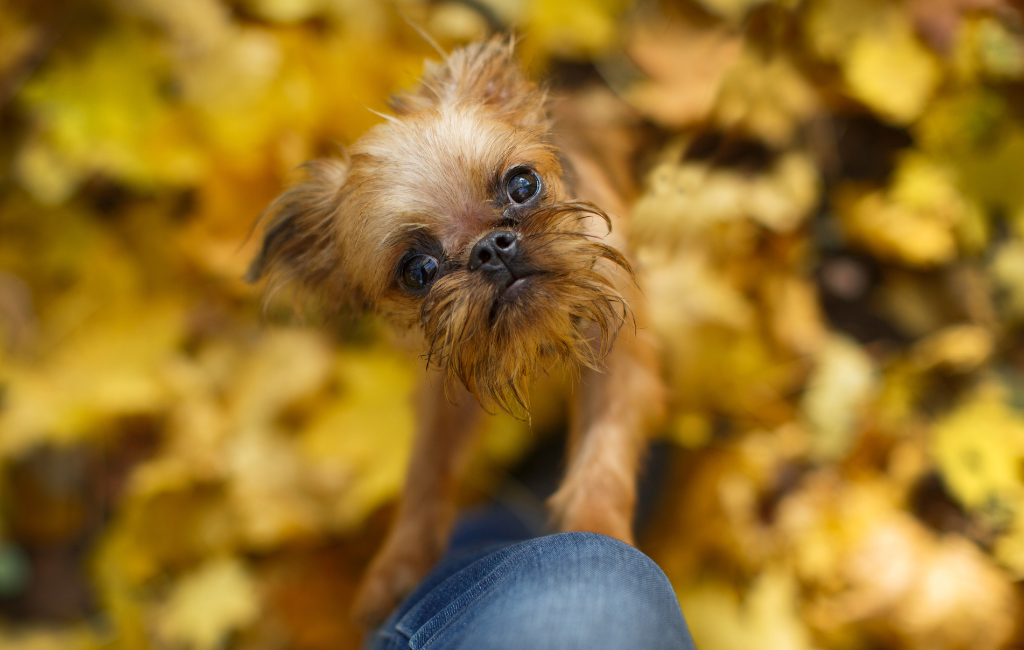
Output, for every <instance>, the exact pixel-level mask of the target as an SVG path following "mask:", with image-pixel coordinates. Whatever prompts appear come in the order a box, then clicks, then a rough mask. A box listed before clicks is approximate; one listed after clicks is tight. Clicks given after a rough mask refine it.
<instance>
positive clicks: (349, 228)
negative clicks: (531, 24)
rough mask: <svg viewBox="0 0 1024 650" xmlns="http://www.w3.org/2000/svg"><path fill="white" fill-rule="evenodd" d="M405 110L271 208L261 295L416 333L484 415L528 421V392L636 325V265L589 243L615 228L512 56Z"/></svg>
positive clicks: (467, 66) (257, 266)
mask: <svg viewBox="0 0 1024 650" xmlns="http://www.w3.org/2000/svg"><path fill="white" fill-rule="evenodd" d="M392 106H393V108H394V110H395V113H396V115H395V117H389V118H388V119H387V120H386V121H385V122H384V123H382V124H379V125H378V126H376V127H374V128H373V129H371V130H370V131H369V132H367V133H366V134H365V135H363V136H362V137H361V138H359V139H358V140H357V141H356V142H355V143H354V144H353V145H352V147H351V148H350V149H349V151H348V152H347V155H346V157H345V158H344V159H330V160H315V161H312V162H310V163H308V164H307V171H308V177H307V180H306V181H305V182H303V183H301V184H299V185H297V186H295V187H293V188H292V189H290V190H288V191H287V192H285V193H284V194H283V195H282V196H281V197H279V198H278V199H277V200H276V201H275V202H274V203H273V204H272V205H271V206H270V207H269V208H268V211H267V213H268V215H269V221H268V222H267V225H266V228H265V231H264V241H263V248H262V251H261V252H260V254H259V255H258V256H257V258H256V259H255V260H254V261H253V263H252V267H251V268H250V271H249V279H250V280H256V279H259V278H260V277H262V276H264V275H270V276H271V278H272V281H274V282H282V281H283V282H294V283H297V284H300V285H304V286H306V287H309V288H313V289H316V290H317V291H318V292H320V293H321V294H322V295H323V297H324V298H325V299H326V300H327V301H329V302H334V303H340V302H348V303H351V304H354V305H357V306H359V307H362V308H369V309H377V310H380V311H382V312H384V313H386V314H387V315H389V316H390V317H391V318H392V319H393V320H395V321H396V322H398V323H399V324H401V325H403V326H408V327H419V328H421V329H422V331H423V334H424V338H425V346H426V354H427V357H428V359H429V362H430V363H431V364H434V365H436V366H437V367H439V368H440V369H442V370H443V371H445V373H446V376H447V377H448V379H449V380H450V381H454V380H456V379H457V380H459V381H461V382H462V383H463V384H464V385H465V386H466V387H467V388H468V389H469V390H470V391H471V392H472V393H474V394H475V395H476V396H477V398H478V399H479V400H480V401H481V403H483V404H484V405H488V404H497V405H499V406H501V407H503V408H505V409H517V408H518V407H525V406H526V400H527V397H526V395H527V393H526V382H527V381H528V379H529V378H530V376H532V375H533V374H534V373H535V372H536V371H537V370H539V369H541V368H543V367H545V366H546V365H547V364H548V363H549V362H551V361H558V360H560V361H563V362H566V363H568V364H569V365H570V366H576V367H578V366H579V365H587V366H593V365H594V364H595V363H597V362H598V356H599V355H600V354H602V353H603V352H604V351H606V350H607V348H608V346H609V345H610V344H611V341H612V339H613V338H614V336H615V333H616V331H617V330H618V327H619V326H620V325H621V323H622V321H623V319H624V318H625V317H626V315H627V309H628V308H627V307H626V305H625V303H624V302H623V301H622V299H621V297H620V296H619V294H618V293H617V292H616V291H615V290H614V289H613V288H612V286H611V284H610V283H609V281H608V279H607V277H606V275H607V271H608V269H609V268H611V267H614V266H619V267H621V268H622V269H625V270H626V271H628V268H629V267H628V264H627V262H626V261H625V259H624V258H623V257H622V256H621V255H620V254H619V253H618V252H617V251H616V250H614V249H612V248H610V247H609V246H607V245H605V244H603V243H602V242H601V241H600V240H599V238H595V237H593V236H591V235H588V234H587V230H586V229H587V225H588V222H589V221H591V220H595V219H596V220H604V221H605V222H608V218H607V216H606V215H605V214H604V213H603V212H602V211H601V210H600V209H599V208H598V207H597V206H595V205H592V204H589V203H583V202H579V201H574V200H573V199H572V197H571V193H570V189H569V187H568V184H567V181H566V170H565V169H564V168H563V161H562V156H561V154H560V152H559V151H558V150H557V149H556V148H555V146H554V145H553V144H552V142H551V137H550V132H549V124H548V120H547V111H546V98H545V94H544V93H543V92H542V91H541V90H539V89H538V88H537V87H536V86H535V85H534V84H532V83H530V82H529V81H528V80H526V79H525V78H524V76H523V74H522V72H521V71H520V68H519V66H518V64H517V63H516V62H515V60H514V58H513V54H512V48H511V45H510V43H509V42H508V41H502V40H497V39H495V40H491V41H488V42H485V43H480V44H476V45H472V46H469V47H467V48H464V49H461V50H457V51H455V52H453V53H452V54H450V55H449V56H448V57H447V58H446V59H445V60H444V61H443V62H442V63H439V64H428V67H427V70H426V72H425V74H424V76H423V79H422V81H421V83H420V84H419V86H418V87H417V88H415V89H414V90H413V91H411V92H409V93H406V94H403V95H399V96H397V97H396V98H394V100H393V103H392ZM602 267H604V269H605V272H604V273H602V272H601V269H602Z"/></svg>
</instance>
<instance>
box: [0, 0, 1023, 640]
mask: <svg viewBox="0 0 1024 650" xmlns="http://www.w3.org/2000/svg"><path fill="white" fill-rule="evenodd" d="M1022 9H1024V7H1022V5H1021V3H1017V2H1013V1H1011V0H905V1H898V0H856V1H854V0H775V1H772V0H673V1H670V0H664V1H663V2H655V1H653V0H649V1H639V0H638V2H636V3H634V4H631V3H630V2H628V0H582V1H579V2H564V1H563V0H462V1H454V0H438V1H428V0H394V1H393V2H391V1H388V2H369V1H364V0H178V1H177V2H164V1H161V0H48V1H39V0H36V1H29V0H0V125H2V127H0V129H2V130H0V647H2V648H4V649H11V650H49V649H57V648H60V649H65V648H68V649H101V648H103V649H107V648H109V649H110V650H115V649H117V650H136V649H142V648H167V649H176V648H181V649H188V650H217V649H219V648H239V649H246V650H272V649H277V648H296V649H309V650H314V649H320V648H325V649H326V648H354V647H357V644H358V638H359V631H358V630H357V629H356V628H355V627H353V626H352V624H351V623H350V622H349V620H348V607H349V604H350V601H351V596H352V591H353V589H354V585H355V583H356V581H357V579H358V577H359V575H360V572H361V571H362V569H363V567H364V566H365V564H366V562H367V560H368V558H369V557H370V556H371V554H372V552H373V550H374V548H375V546H376V545H377V544H378V543H379V541H380V539H381V536H382V534H383V531H384V528H385V526H386V521H387V518H388V514H389V504H390V503H391V502H392V500H393V498H394V496H395V495H396V493H397V491H398V489H399V485H400V481H401V477H402V472H403V468H404V466H405V464H406V462H407V459H408V448H409V437H410V432H411V428H412V421H413V420H412V417H413V416H412V414H411V412H410V408H409V392H410V390H411V389H412V386H413V385H414V383H415V378H416V375H417V373H419V372H420V365H421V363H422V361H421V360H418V359H416V358H415V356H414V355H411V354H409V353H408V352H404V351H402V349H401V346H396V345H395V343H396V342H395V341H394V340H392V338H391V335H390V334H388V331H387V329H386V328H385V327H382V326H381V325H380V324H378V323H377V322H376V321H375V320H374V319H372V318H368V319H362V320H359V319H353V318H347V319H345V318H343V319H341V322H340V323H332V324H330V325H323V324H322V322H321V321H319V320H318V319H315V318H314V319H306V320H308V321H310V322H309V324H304V323H303V322H302V321H303V319H302V318H298V317H295V316H294V310H293V309H292V305H291V303H290V302H288V301H287V300H272V301H271V302H270V304H269V306H268V307H267V308H266V310H265V311H261V296H260V293H259V289H258V288H254V287H250V286H247V285H246V284H244V283H243V282H242V281H241V276H242V275H243V273H244V270H245V267H246V264H247V262H248V260H249V259H250V258H251V256H252V253H253V249H254V246H255V242H254V241H252V240H251V239H250V238H249V237H248V235H249V232H250V228H251V226H252V223H253V220H254V218H255V217H256V215H258V214H259V212H260V211H261V210H262V208H263V207H264V206H265V205H266V204H267V203H268V202H269V201H270V200H271V199H272V198H273V197H274V196H275V195H276V194H277V193H278V192H279V191H280V190H281V188H282V187H283V186H284V184H285V183H286V182H287V179H288V178H289V174H290V173H291V170H293V169H294V168H295V167H296V166H297V165H298V164H300V163H301V162H302V161H303V160H305V159H308V158H310V157H313V156H317V155H324V154H330V153H331V152H332V151H335V150H336V147H337V145H339V144H340V145H342V146H343V145H344V144H346V143H349V142H351V141H352V140H354V139H355V138H356V137H358V136H359V134H360V133H361V132H363V131H364V130H365V129H366V128H368V127H369V126H370V125H372V124H374V123H376V122H377V121H378V120H379V119H380V118H379V117H377V116H376V115H374V114H373V113H372V112H371V110H368V109H373V110H386V108H385V107H386V98H387V96H388V95H389V94H390V93H391V92H393V91H394V90H396V89H398V88H401V87H403V86H408V85H409V84H411V83H412V82H413V80H414V79H415V78H416V77H417V75H418V72H419V70H420V69H421V65H422V60H423V59H424V58H425V57H431V56H433V52H432V50H431V48H430V47H429V46H428V45H427V43H426V42H425V41H424V39H423V38H422V37H421V36H420V35H419V34H417V32H416V29H414V28H413V27H411V26H410V24H409V22H411V23H414V24H416V25H420V26H422V28H423V29H424V30H426V31H427V32H429V33H430V34H431V35H433V37H434V38H436V39H437V40H438V41H439V42H440V43H442V45H443V46H445V47H453V46H455V45H458V44H459V43H464V42H467V41H469V40H472V39H474V38H478V37H480V36H482V35H484V34H486V33H487V32H488V30H489V29H492V28H499V29H505V28H515V30H516V31H517V33H518V34H519V35H520V38H521V47H520V52H521V54H522V57H523V59H524V61H525V62H526V64H527V66H528V67H529V68H530V70H532V71H533V72H535V73H536V74H537V75H545V74H547V75H551V76H553V77H555V78H561V79H571V78H573V77H580V76H582V77H587V76H590V77H593V76H595V75H596V76H600V77H602V78H603V79H604V80H605V81H607V83H608V84H610V85H611V87H612V88H613V89H614V90H615V91H616V92H617V93H619V94H620V95H621V96H622V97H623V98H625V99H626V100H627V101H629V102H630V103H631V104H632V105H633V106H635V107H636V109H637V110H638V111H639V113H640V114H641V115H642V116H643V117H644V119H645V120H647V121H648V122H649V127H650V128H648V129H647V130H646V131H645V132H646V136H645V137H647V142H648V144H647V145H646V146H645V147H644V155H643V156H642V160H641V161H639V164H638V174H640V175H641V176H640V178H641V179H642V195H641V196H640V197H639V199H638V201H637V202H636V205H635V212H634V221H633V232H632V238H633V241H634V246H635V249H636V252H637V255H638V258H639V262H640V265H641V267H642V271H643V273H644V274H645V277H646V281H645V291H646V294H647V296H648V297H649V299H650V301H651V305H652V311H653V314H654V321H655V325H656V329H657V332H658V334H659V336H660V338H661V341H662V345H663V350H664V355H663V356H664V360H665V373H666V376H667V377H668V380H669V383H670V386H671V389H672V399H671V407H672V408H671V416H670V419H669V422H668V424H667V425H666V427H665V429H664V430H663V431H662V432H661V435H662V436H663V437H664V438H665V439H666V440H667V441H669V451H668V452H666V453H668V454H669V456H670V461H671V465H670V472H669V474H668V478H667V479H666V481H667V485H666V486H665V490H664V494H663V498H662V499H661V501H660V503H659V506H658V509H657V511H656V515H655V517H654V520H653V523H652V524H651V525H650V526H649V527H648V528H647V529H646V530H645V531H644V534H643V536H642V544H641V546H642V548H643V549H644V550H645V551H647V552H648V553H649V554H650V555H652V556H653V557H654V558H655V559H656V560H657V561H658V562H659V563H660V564H661V565H662V566H663V567H664V569H665V571H666V573H667V574H668V575H669V577H670V579H671V580H672V582H673V584H674V585H675V587H676V589H677V592H678V594H679V597H680V601H681V603H682V605H683V609H684V612H685V613H686V615H687V618H688V620H689V623H690V625H691V627H692V630H693V634H694V637H695V639H696V641H697V645H698V647H700V648H702V650H740V649H747V648H754V647H759V648H772V649H783V650H790V649H791V650H805V649H808V650H809V649H811V648H837V649H850V650H854V649H861V648H909V649H916V648H921V649H923V648H929V649H936V650H944V649H950V650H952V649H957V648H971V649H973V650H989V649H993V650H994V649H996V648H1006V647H1017V648H1020V647H1024V630H1022V629H1020V628H1021V626H1020V621H1021V620H1024V609H1022V604H1021V603H1022V596H1024V589H1022V580H1024V337H1022V332H1024V329H1022V328H1024V85H1022V83H1021V82H1022V80H1024V22H1022V14H1021V11H1022ZM407 20H408V21H409V22H406V21H407ZM544 382H546V386H547V387H548V388H550V387H554V389H557V390H548V388H545V390H543V391H537V396H536V397H535V402H534V415H533V428H532V430H531V429H530V428H529V427H527V425H526V424H524V423H522V422H517V421H515V420H512V419H510V418H507V417H497V418H494V419H492V420H491V421H489V422H488V425H487V432H486V435H485V436H484V437H483V439H482V442H481V444H480V445H479V449H478V450H477V453H476V457H475V459H474V461H473V463H472V469H471V476H470V480H469V487H468V488H467V501H472V500H474V499H477V500H478V499H480V498H483V497H484V495H486V494H487V493H488V491H489V490H491V489H492V488H493V486H494V485H496V484H497V482H499V481H500V480H501V479H502V477H503V476H504V472H506V470H507V468H508V467H510V466H512V465H513V464H514V463H515V462H516V461H517V460H518V459H520V458H521V457H522V456H523V455H524V454H525V453H526V452H527V451H528V450H529V448H530V447H531V446H533V445H534V444H535V443H536V441H537V439H539V438H543V437H544V436H545V435H547V434H546V433H545V432H550V431H557V430H558V428H559V426H560V424H561V423H562V422H563V419H564V414H563V412H562V410H561V407H560V406H559V403H558V401H557V400H556V399H552V398H550V397H547V396H548V395H550V394H556V393H558V391H559V390H562V389H564V385H563V384H564V382H562V381H560V380H559V378H557V377H553V378H548V379H545V380H544Z"/></svg>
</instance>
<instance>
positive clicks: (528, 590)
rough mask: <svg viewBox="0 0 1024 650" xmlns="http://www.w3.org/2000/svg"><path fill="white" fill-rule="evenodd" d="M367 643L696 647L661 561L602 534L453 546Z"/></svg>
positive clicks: (378, 648)
mask: <svg viewBox="0 0 1024 650" xmlns="http://www.w3.org/2000/svg"><path fill="white" fill-rule="evenodd" d="M366 648H367V650H421V649H422V650H426V649H428V648H429V649H436V650H441V649H444V650H454V649H461V650H520V649H522V650H556V649H557V650H613V649H615V650H619V649H621V650H682V649H689V650H693V641H692V640H691V639H690V634H689V631H688V630H687V628H686V622H685V621H684V620H683V614H682V612H681V611H680V609H679V602H678V601H677V600H676V596H675V593H674V592H673V591H672V587H671V585H670V584H669V582H668V579H667V578H666V577H665V574H664V573H662V571H661V569H659V568H658V566H657V565H656V564H655V563H654V561H653V560H651V559H650V558H648V557H647V556H646V555H644V554H643V553H641V552H640V551H638V550H636V549H635V548H633V547H631V546H629V545H627V544H623V543H622V542H620V541H618V540H615V539H612V538H611V537H605V536H604V535H597V534H595V533H562V534H559V535H547V536H544V537H536V538H533V539H527V540H525V541H520V542H507V541H506V542H489V543H478V544H475V545H473V546H469V547H463V548H458V547H453V548H452V550H450V551H449V553H448V555H447V556H446V557H445V558H444V559H443V560H442V561H441V562H440V564H439V565H438V566H437V567H436V568H435V569H434V571H433V572H431V573H430V575H428V576H427V577H426V578H425V579H424V581H423V582H422V583H421V584H420V586H419V587H418V588H417V589H416V591H414V592H413V593H412V594H411V595H410V596H409V598H408V599H407V600H406V601H405V602H404V603H403V604H402V605H401V606H400V607H399V608H398V609H397V610H396V611H395V612H394V613H393V614H392V615H391V616H390V617H389V618H388V620H387V621H385V623H384V624H383V625H382V626H381V627H380V628H379V629H378V630H377V631H376V632H375V633H373V634H372V635H371V636H370V637H369V638H368V639H367V643H366Z"/></svg>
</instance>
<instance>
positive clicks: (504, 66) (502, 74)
mask: <svg viewBox="0 0 1024 650" xmlns="http://www.w3.org/2000/svg"><path fill="white" fill-rule="evenodd" d="M459 103H474V104H478V105H484V106H489V107H491V108H493V109H494V110H495V111H496V112H498V113H500V114H501V115H502V117H503V118H504V119H508V120H510V121H513V122H516V123H518V124H522V125H526V126H543V125H544V124H546V121H547V93H546V92H545V91H544V90H543V89H541V88H538V87H537V85H536V84H535V83H533V82H532V81H530V80H529V79H527V78H526V76H525V75H524V74H523V71H522V68H521V66H520V65H519V61H517V60H516V57H515V40H514V39H513V38H512V37H502V36H495V37H493V38H491V39H490V40H487V41H483V42H480V43H474V44H472V45H468V46H466V47H464V48H460V49H458V50H456V51H454V52H452V53H451V54H449V55H448V56H446V57H445V58H444V60H443V61H441V62H437V61H427V62H426V63H425V64H424V69H423V77H422V80H421V81H420V84H419V85H418V86H416V87H415V88H413V89H412V90H410V91H408V92H405V93H398V94H396V95H394V96H393V97H392V98H391V102H390V104H391V108H392V109H393V110H394V111H395V113H397V114H399V115H408V114H409V113H413V112H416V111H419V110H424V109H433V108H438V107H440V106H443V105H456V104H459Z"/></svg>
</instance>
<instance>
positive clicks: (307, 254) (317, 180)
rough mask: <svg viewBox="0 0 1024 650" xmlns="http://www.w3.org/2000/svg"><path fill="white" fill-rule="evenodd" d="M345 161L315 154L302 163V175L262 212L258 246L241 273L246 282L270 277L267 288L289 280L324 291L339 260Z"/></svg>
mask: <svg viewBox="0 0 1024 650" xmlns="http://www.w3.org/2000/svg"><path fill="white" fill-rule="evenodd" d="M348 168H349V164H348V161H347V159H336V158H321V159H317V160H311V161H309V162H307V163H305V164H304V165H303V169H304V170H305V173H306V177H305V179H304V180H303V181H302V182H300V183H298V184H296V185H294V186H292V187H291V188H290V189H288V190H287V191H286V192H284V193H283V194H282V195H281V196H279V197H277V199H276V200H275V201H274V202H273V203H271V204H270V206H268V207H267V209H266V210H264V212H263V214H261V215H260V217H259V219H258V220H257V224H259V223H260V222H265V225H264V228H263V246H262V248H261V249H260V252H259V253H258V254H257V255H256V257H255V259H253V261H252V264H251V265H250V266H249V271H248V273H246V275H245V279H246V281H248V282H257V281H259V280H260V279H262V278H264V277H268V278H270V282H271V284H272V285H273V286H279V285H282V284H289V283H294V284H295V285H297V286H301V287H304V288H307V289H311V290H314V291H317V292H325V291H330V290H331V289H332V286H331V285H333V284H335V283H334V282H333V281H332V274H333V273H334V272H335V271H336V270H337V268H338V263H339V260H340V254H341V252H340V250H339V246H338V236H337V227H336V223H335V220H336V219H338V218H339V215H338V211H339V209H340V208H339V204H340V199H341V194H342V191H343V189H344V185H345V179H346V177H347V175H348Z"/></svg>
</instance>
